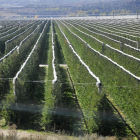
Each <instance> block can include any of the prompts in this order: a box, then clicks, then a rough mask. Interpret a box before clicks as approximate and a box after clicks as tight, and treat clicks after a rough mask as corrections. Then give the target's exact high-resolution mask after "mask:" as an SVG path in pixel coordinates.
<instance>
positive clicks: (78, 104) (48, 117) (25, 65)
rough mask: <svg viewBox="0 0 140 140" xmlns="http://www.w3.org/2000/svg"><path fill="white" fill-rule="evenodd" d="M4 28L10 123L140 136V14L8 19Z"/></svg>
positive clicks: (3, 91)
mask: <svg viewBox="0 0 140 140" xmlns="http://www.w3.org/2000/svg"><path fill="white" fill-rule="evenodd" d="M0 26H2V27H1V28H0V100H1V101H0V105H1V109H0V111H1V114H0V117H1V119H4V120H5V122H6V123H5V124H4V125H10V124H16V125H17V128H18V129H24V130H25V129H33V130H37V131H53V132H55V133H58V132H59V131H60V132H61V133H63V131H65V133H67V134H70V135H75V136H79V135H84V134H86V133H89V134H90V133H97V134H98V135H102V136H117V137H119V138H123V137H127V138H134V137H137V138H139V137H140V109H139V106H140V102H139V101H140V90H139V86H140V85H139V84H140V46H139V41H140V35H139V30H140V24H139V19H125V20H124V19H110V20H109V19H86V18H84V19H78V18H77V19H56V20H55V19H53V20H45V19H44V20H43V19H42V20H16V21H14V20H11V21H10V20H1V21H0Z"/></svg>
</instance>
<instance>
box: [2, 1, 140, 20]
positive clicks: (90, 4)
mask: <svg viewBox="0 0 140 140" xmlns="http://www.w3.org/2000/svg"><path fill="white" fill-rule="evenodd" d="M6 1H7V0H5V3H4V2H3V0H2V2H3V4H5V6H7V4H9V3H6ZM11 1H13V2H14V3H13V4H12V5H11V7H3V8H1V11H3V12H6V13H15V14H18V15H22V16H25V17H35V15H40V17H42V16H44V15H45V16H49V17H51V16H54V17H55V16H56V17H57V16H61V15H65V16H89V15H90V16H91V15H94V16H100V15H102V16H105V15H113V14H114V15H125V14H131V13H134V14H136V12H137V11H139V12H140V1H139V0H100V1H97V0H87V1H85V0H80V1H76V0H69V1H66V0H28V3H29V4H27V3H26V1H27V0H24V1H23V0H18V1H17V0H11ZM11 1H10V2H11ZM46 1H47V2H46ZM58 2H59V4H58ZM76 2H78V3H76ZM25 3H26V5H24V4H25ZM32 3H33V4H32ZM15 6H17V7H15ZM19 6H22V7H19Z"/></svg>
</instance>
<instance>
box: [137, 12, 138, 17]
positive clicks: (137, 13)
mask: <svg viewBox="0 0 140 140" xmlns="http://www.w3.org/2000/svg"><path fill="white" fill-rule="evenodd" d="M137 19H138V11H137Z"/></svg>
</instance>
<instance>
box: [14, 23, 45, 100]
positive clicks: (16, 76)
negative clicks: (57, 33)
mask: <svg viewBox="0 0 140 140" xmlns="http://www.w3.org/2000/svg"><path fill="white" fill-rule="evenodd" d="M47 24H48V22H47V23H46V24H45V26H44V28H43V30H42V33H40V36H39V38H38V39H37V41H36V43H35V45H34V47H33V49H32V51H31V52H30V54H29V55H28V57H27V59H26V60H25V62H24V63H23V65H22V66H21V68H20V70H19V71H18V72H17V74H16V76H15V77H14V78H13V91H14V96H15V98H16V92H15V82H16V79H17V78H18V76H19V74H20V73H21V71H22V70H23V68H24V67H25V65H26V63H27V62H28V60H29V58H30V57H31V55H32V53H33V52H34V50H35V49H36V47H37V44H38V42H39V40H40V38H41V36H42V34H43V32H44V30H45V28H46V25H47Z"/></svg>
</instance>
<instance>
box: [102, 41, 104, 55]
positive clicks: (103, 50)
mask: <svg viewBox="0 0 140 140" xmlns="http://www.w3.org/2000/svg"><path fill="white" fill-rule="evenodd" d="M104 51H105V44H104V43H103V44H102V52H103V53H104Z"/></svg>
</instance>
